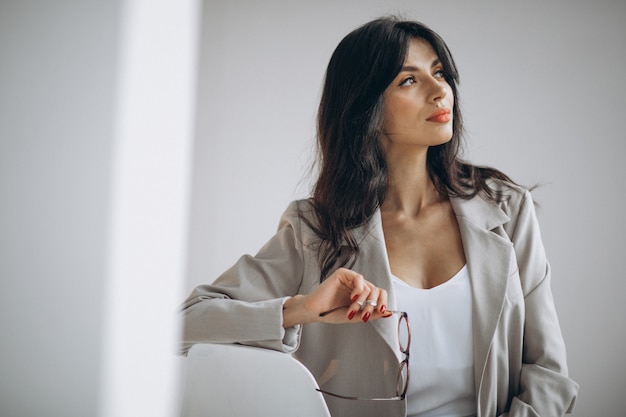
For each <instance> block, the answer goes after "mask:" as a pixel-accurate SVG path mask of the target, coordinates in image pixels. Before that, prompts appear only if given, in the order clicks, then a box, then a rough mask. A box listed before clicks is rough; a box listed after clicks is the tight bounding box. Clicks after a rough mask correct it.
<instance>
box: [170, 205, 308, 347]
mask: <svg viewBox="0 0 626 417" xmlns="http://www.w3.org/2000/svg"><path fill="white" fill-rule="evenodd" d="M303 265H304V262H303V251H302V241H301V237H300V219H299V217H298V210H297V202H293V203H292V204H291V205H290V206H289V207H288V208H287V210H286V211H285V213H284V214H283V216H282V217H281V220H280V224H279V227H278V231H277V233H276V234H275V235H274V236H273V237H272V238H271V239H270V240H269V241H268V242H267V243H266V244H265V245H264V246H263V247H262V248H261V249H260V250H259V252H258V253H257V254H256V255H255V256H250V255H245V256H242V257H241V258H240V259H239V260H238V261H237V263H236V264H235V265H234V266H232V267H231V268H230V269H228V270H227V271H226V272H224V273H223V274H222V275H221V276H220V277H219V278H217V280H215V281H214V282H213V283H212V284H211V285H201V286H198V287H196V288H195V289H194V290H193V291H192V292H191V294H190V295H189V297H187V299H186V300H185V302H184V303H183V305H182V315H183V332H182V345H181V349H180V350H181V353H182V354H186V352H187V351H188V350H189V348H191V346H192V345H193V344H195V343H240V344H245V345H251V346H258V347H264V348H269V349H274V350H279V351H284V352H292V351H294V350H295V349H296V348H297V345H298V338H299V330H300V326H295V327H291V328H288V329H284V328H283V326H282V323H283V313H282V310H283V304H284V302H285V301H286V300H287V299H288V298H289V297H290V296H293V295H295V294H297V292H298V289H299V287H300V284H301V282H302V276H303V269H304V268H303Z"/></svg>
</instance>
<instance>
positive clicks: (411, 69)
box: [400, 58, 441, 72]
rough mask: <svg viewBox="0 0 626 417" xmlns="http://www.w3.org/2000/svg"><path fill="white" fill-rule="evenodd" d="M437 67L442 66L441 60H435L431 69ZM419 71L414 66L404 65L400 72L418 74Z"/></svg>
mask: <svg viewBox="0 0 626 417" xmlns="http://www.w3.org/2000/svg"><path fill="white" fill-rule="evenodd" d="M437 65H441V60H440V59H439V58H437V59H435V60H434V61H433V62H432V64H430V67H431V68H432V67H436V66H437ZM419 70H420V69H419V68H417V67H416V66H414V65H404V66H403V67H402V69H401V70H400V72H417V71H419Z"/></svg>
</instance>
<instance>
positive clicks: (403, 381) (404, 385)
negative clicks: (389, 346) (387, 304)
mask: <svg viewBox="0 0 626 417" xmlns="http://www.w3.org/2000/svg"><path fill="white" fill-rule="evenodd" d="M387 311H388V312H390V313H393V314H398V315H399V316H400V317H399V319H398V344H399V345H400V352H402V353H403V354H404V360H403V361H402V362H400V366H399V368H398V375H397V379H396V395H395V397H382V398H367V397H350V396H346V395H339V394H335V393H333V392H330V391H324V390H322V389H319V388H317V389H316V390H317V391H319V392H321V393H322V394H326V395H330V396H332V397H336V398H341V399H344V400H359V401H363V400H366V401H398V400H400V401H401V400H404V399H405V398H406V391H407V389H408V387H409V356H410V354H409V350H410V349H411V326H410V325H409V316H408V314H406V312H404V311H393V310H387Z"/></svg>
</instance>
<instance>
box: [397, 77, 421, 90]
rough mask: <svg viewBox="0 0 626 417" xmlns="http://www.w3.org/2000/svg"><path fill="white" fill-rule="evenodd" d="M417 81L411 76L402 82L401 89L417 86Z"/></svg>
mask: <svg viewBox="0 0 626 417" xmlns="http://www.w3.org/2000/svg"><path fill="white" fill-rule="evenodd" d="M416 82H417V81H416V80H415V77H413V76H410V77H406V78H405V79H403V80H402V81H401V82H400V87H405V86H407V85H412V84H415V83H416Z"/></svg>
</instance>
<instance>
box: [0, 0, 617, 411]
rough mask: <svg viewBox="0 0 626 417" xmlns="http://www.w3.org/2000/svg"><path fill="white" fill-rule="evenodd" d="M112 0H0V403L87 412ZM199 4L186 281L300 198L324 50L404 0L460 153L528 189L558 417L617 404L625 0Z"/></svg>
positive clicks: (115, 21) (115, 5)
mask: <svg viewBox="0 0 626 417" xmlns="http://www.w3.org/2000/svg"><path fill="white" fill-rule="evenodd" d="M122 3H123V2H122V1H121V0H120V1H115V0H94V1H89V2H85V1H79V0H65V1H63V2H48V1H45V0H3V1H2V2H0V57H2V58H1V59H0V332H1V335H2V336H1V342H0V414H1V415H2V416H10V417H21V416H25V417H31V416H63V417H69V416H77V417H79V416H80V417H83V416H93V415H98V414H101V409H102V407H101V406H102V405H101V404H100V403H99V402H100V401H101V393H100V391H101V388H102V384H103V382H102V368H101V361H102V357H103V345H104V340H103V322H104V320H105V310H106V306H105V302H104V298H103V292H104V291H103V290H104V288H105V287H106V285H107V274H106V269H107V267H108V264H107V262H108V256H107V236H108V235H109V233H110V231H109V230H108V225H109V221H110V205H111V178H112V176H113V174H114V172H115V165H114V161H113V157H112V146H113V145H112V144H113V139H112V137H113V136H114V133H113V126H114V123H113V119H114V114H115V110H116V104H115V102H116V97H115V93H114V92H115V90H116V88H117V85H118V84H119V79H118V77H119V74H118V73H117V68H118V67H117V65H118V60H119V54H120V45H119V42H120V32H121V30H120V26H121V24H122V22H121V14H122ZM205 6H206V7H205V11H204V16H203V18H204V25H203V34H202V50H201V51H200V79H199V89H198V111H197V116H198V119H197V141H196V146H195V160H194V171H193V178H194V183H193V190H192V201H191V203H192V206H191V221H190V224H189V270H188V280H187V282H186V283H184V286H185V291H189V290H191V288H192V287H193V286H194V285H196V284H199V283H205V282H209V281H211V280H212V279H213V278H214V277H215V276H217V275H218V274H219V273H221V272H222V271H223V270H224V269H226V268H227V267H228V266H230V265H231V264H232V263H233V262H235V260H236V259H237V257H238V256H239V255H241V254H242V253H245V252H249V253H254V252H255V251H256V250H257V249H258V248H259V247H260V245H261V244H262V243H263V242H264V241H265V240H267V239H268V238H269V237H270V236H271V234H272V233H273V232H274V230H275V227H276V224H277V221H278V217H279V216H280V214H281V212H282V211H283V209H284V208H285V207H286V204H287V202H288V201H289V200H291V199H293V198H299V197H302V196H306V195H307V193H308V188H309V185H310V175H309V174H310V173H309V170H308V169H309V166H310V163H311V155H312V150H313V140H314V131H313V120H314V117H315V112H316V106H317V101H318V99H319V91H320V85H321V81H322V76H323V72H324V68H325V66H326V64H327V62H328V59H329V57H330V54H331V53H332V50H333V49H334V47H335V46H336V44H337V43H338V42H339V40H340V39H341V37H343V36H344V35H345V34H346V33H347V32H349V31H350V30H351V29H353V28H354V27H355V26H357V25H359V24H361V23H363V22H365V21H367V20H369V19H371V18H374V17H377V16H379V15H382V14H386V13H389V12H402V13H404V14H405V15H407V17H411V18H416V19H419V20H422V21H424V22H426V23H427V24H429V25H430V26H432V27H433V28H434V29H435V30H437V31H438V32H439V33H441V35H442V36H443V37H444V38H445V39H446V40H447V42H448V43H449V45H450V47H451V48H452V50H453V53H454V55H455V57H456V60H457V63H458V66H459V68H460V71H461V76H462V83H461V99H462V102H463V109H464V115H465V118H466V121H467V128H468V156H469V157H470V158H471V159H472V160H473V161H475V162H479V163H486V164H490V165H494V166H497V167H498V168H500V169H502V170H504V171H506V172H507V173H509V174H510V175H512V176H513V177H514V178H515V179H517V180H518V181H519V182H521V183H525V184H533V183H535V182H540V183H542V184H544V185H543V187H541V188H540V189H539V190H538V191H537V192H536V193H535V195H536V197H537V199H538V200H539V201H540V203H541V209H540V211H539V218H540V221H541V223H542V231H543V235H544V240H545V244H546V248H547V251H548V255H549V257H550V259H551V262H552V267H553V273H554V293H555V300H556V303H557V307H558V310H559V313H560V317H561V323H562V327H563V332H564V335H565V338H566V341H567V344H568V350H569V359H570V368H571V374H572V376H573V377H574V378H575V379H576V380H577V381H578V382H580V384H581V392H580V399H579V404H578V407H577V409H576V411H575V414H574V415H575V416H580V417H584V416H595V415H607V416H621V415H623V414H624V413H623V410H622V407H620V404H621V398H622V396H623V395H624V394H626V392H625V389H624V386H626V369H625V368H626V364H625V361H624V359H623V355H622V352H624V351H625V350H626V349H625V348H626V346H625V345H626V343H625V341H624V324H623V318H624V317H625V316H626V314H625V313H626V311H625V310H626V307H625V306H624V302H623V299H624V295H623V294H624V293H625V290H626V288H625V287H626V285H625V284H624V280H623V275H624V274H623V273H621V271H622V269H623V268H622V265H621V260H622V258H621V256H624V245H623V243H620V242H621V240H620V239H621V238H622V237H623V236H624V228H625V227H624V221H623V218H622V216H621V204H622V202H623V197H622V195H621V194H622V193H623V189H624V187H623V184H622V178H623V174H624V166H623V163H622V160H623V152H624V145H623V141H624V139H626V138H625V134H624V132H623V130H622V129H621V125H622V124H623V115H624V114H625V113H626V104H625V103H624V95H625V94H624V93H625V89H626V85H625V82H624V81H623V79H624V76H623V74H624V68H625V67H626V52H625V49H626V48H624V46H623V45H624V40H625V39H626V36H625V35H626V27H625V25H624V23H625V22H626V3H625V2H623V1H621V0H620V1H617V0H615V1H611V0H600V1H598V0H589V1H579V0H574V1H567V0H556V1H545V2H543V1H542V2H539V1H530V2H523V4H522V2H504V1H502V2H495V1H494V2H486V1H454V0H449V1H445V2H438V3H432V2H425V1H397V0H386V1H372V0H340V1H331V0H324V1H319V0H318V1H314V2H313V1H306V2H305V1H282V2H278V1H276V0H270V1H264V2H255V1H252V0H249V1H236V2H230V1H226V0H224V1H209V0H207V1H206V2H205ZM163 122H164V123H167V121H163ZM146 215H147V216H148V215H150V213H146ZM150 301H151V300H150V297H145V298H144V299H142V303H143V306H146V305H149V304H150ZM156 308H163V307H162V306H156ZM137 332H138V333H139V336H141V332H142V329H141V328H138V329H137ZM147 348H149V346H148V347H147ZM150 370H151V369H150V368H142V369H141V370H140V371H141V372H146V373H147V375H151V376H153V377H154V378H159V377H160V375H159V374H158V373H155V374H150ZM135 389H136V390H144V391H146V390H147V391H150V390H151V389H152V387H150V386H145V387H135ZM134 394H135V392H132V393H129V398H128V401H133V398H136V397H135V395H134ZM139 406H141V404H140V405H139ZM161 415H166V411H163V414H161Z"/></svg>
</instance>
